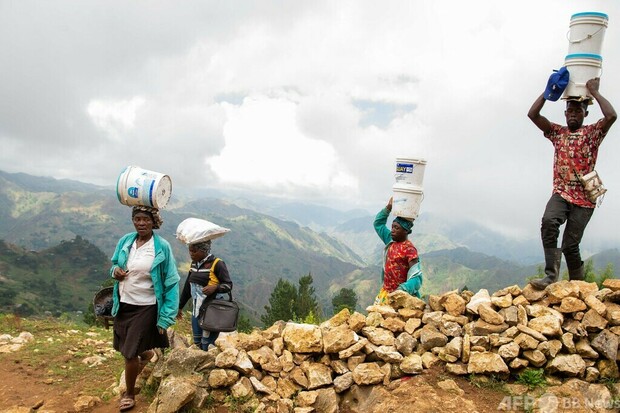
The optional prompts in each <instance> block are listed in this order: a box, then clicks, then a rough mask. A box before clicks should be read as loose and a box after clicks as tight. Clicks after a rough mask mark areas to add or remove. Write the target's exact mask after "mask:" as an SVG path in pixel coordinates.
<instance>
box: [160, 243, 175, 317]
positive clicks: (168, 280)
mask: <svg viewBox="0 0 620 413" xmlns="http://www.w3.org/2000/svg"><path fill="white" fill-rule="evenodd" d="M163 241H164V242H162V244H163V245H164V251H165V254H166V259H165V260H164V262H163V263H162V265H163V266H164V268H163V271H164V274H163V275H164V277H163V286H162V287H163V299H164V301H163V305H162V310H161V311H160V312H159V319H158V320H157V326H158V327H161V328H163V329H167V328H168V327H170V326H171V325H173V324H174V323H175V322H176V316H177V313H178V311H179V310H178V309H179V280H180V277H179V273H178V271H177V263H176V261H175V260H174V256H173V255H172V249H171V248H170V244H168V242H166V241H165V240H163Z"/></svg>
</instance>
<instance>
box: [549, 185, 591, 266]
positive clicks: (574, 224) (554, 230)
mask: <svg viewBox="0 0 620 413" xmlns="http://www.w3.org/2000/svg"><path fill="white" fill-rule="evenodd" d="M593 213H594V208H583V207H580V206H577V205H574V204H571V203H570V202H568V201H567V200H565V199H564V198H562V197H561V196H560V195H558V194H553V195H552V196H551V198H550V199H549V202H547V207H546V208H545V213H544V215H543V218H542V224H541V226H540V235H541V238H542V243H543V248H545V249H547V248H557V246H558V236H559V235H560V226H561V225H562V224H564V223H565V222H566V227H565V228H564V235H563V236H562V253H563V254H564V258H565V259H566V265H567V266H568V268H569V269H571V270H573V269H577V268H579V267H581V264H582V262H581V254H580V252H579V243H580V242H581V238H582V237H583V232H584V231H585V229H586V226H587V225H588V222H590V218H592V214H593Z"/></svg>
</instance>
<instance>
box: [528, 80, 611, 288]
mask: <svg viewBox="0 0 620 413" xmlns="http://www.w3.org/2000/svg"><path fill="white" fill-rule="evenodd" d="M586 87H587V89H588V92H589V93H590V95H591V96H592V97H594V99H596V101H597V102H598V105H599V107H600V108H601V112H602V113H603V118H602V119H599V121H598V122H596V123H594V124H592V125H586V126H583V120H584V118H585V117H586V116H588V110H587V109H588V103H589V100H585V99H576V100H573V99H571V98H569V99H568V100H567V102H566V111H565V112H564V115H565V116H566V124H567V126H561V125H558V124H556V123H552V122H550V121H549V120H548V119H547V118H545V117H544V116H542V115H541V114H540V111H541V110H542V108H543V106H544V104H545V93H543V94H541V95H540V96H539V97H538V98H536V100H535V101H534V103H533V104H532V107H531V108H530V110H529V112H528V114H527V116H528V117H529V118H530V119H531V120H532V122H534V124H535V125H536V126H537V127H538V128H539V129H540V130H541V131H543V133H544V136H545V138H547V139H549V140H550V141H551V143H552V144H553V146H554V148H555V151H554V156H553V194H552V195H551V198H550V199H549V201H548V202H547V207H546V208H545V212H544V215H543V218H542V225H541V228H540V232H541V238H542V243H543V248H544V252H545V275H546V276H545V277H544V278H539V279H535V280H532V281H531V282H530V284H531V285H532V287H534V288H536V289H540V290H542V289H544V288H545V287H547V286H548V285H549V284H551V283H554V282H556V281H557V280H558V275H559V272H560V262H561V259H562V253H564V258H565V259H566V265H567V267H568V275H569V278H570V279H571V280H583V279H584V268H583V261H582V260H581V254H580V252H579V243H580V242H581V238H582V236H583V233H584V231H585V228H586V226H587V225H588V222H589V221H590V218H591V217H592V214H593V213H594V208H595V207H596V205H595V204H594V203H593V202H592V201H590V200H589V199H588V197H587V195H586V192H585V190H584V187H583V185H582V184H581V182H580V180H579V177H580V176H583V175H586V174H587V173H589V172H591V171H593V170H594V166H595V165H596V157H597V155H598V148H599V146H600V144H601V142H602V141H603V138H604V137H605V135H606V134H607V131H609V128H610V127H611V125H613V123H614V122H615V121H616V118H617V115H616V111H615V110H614V108H613V107H612V106H611V103H609V101H607V99H605V98H604V97H603V96H602V95H601V94H600V93H599V90H598V89H599V78H595V79H590V80H588V82H587V83H586ZM564 223H566V227H565V228H564V235H563V237H562V246H561V248H558V247H557V242H558V237H559V234H560V226H561V225H563V224H564Z"/></svg>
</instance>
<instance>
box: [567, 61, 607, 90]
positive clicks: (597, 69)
mask: <svg viewBox="0 0 620 413" xmlns="http://www.w3.org/2000/svg"><path fill="white" fill-rule="evenodd" d="M564 66H566V69H567V70H568V73H569V74H570V76H569V80H568V85H567V86H566V89H565V90H564V95H563V96H564V98H568V97H571V96H581V97H588V98H590V99H591V98H592V96H591V95H590V92H588V88H587V87H586V82H587V81H588V80H590V79H594V78H595V77H600V76H601V73H602V70H603V58H602V57H601V55H597V54H590V53H578V54H569V55H568V56H566V59H565V60H564Z"/></svg>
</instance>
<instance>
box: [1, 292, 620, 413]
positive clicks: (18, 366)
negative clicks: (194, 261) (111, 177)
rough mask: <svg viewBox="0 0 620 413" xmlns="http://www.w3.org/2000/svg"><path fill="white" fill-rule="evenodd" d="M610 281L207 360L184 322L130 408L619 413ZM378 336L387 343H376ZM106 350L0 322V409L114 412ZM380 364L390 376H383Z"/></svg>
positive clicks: (80, 335) (342, 319)
mask: <svg viewBox="0 0 620 413" xmlns="http://www.w3.org/2000/svg"><path fill="white" fill-rule="evenodd" d="M608 284H609V285H607V288H605V289H602V290H600V291H599V289H598V287H596V285H589V284H587V283H581V284H580V283H576V284H575V283H568V282H565V283H564V282H563V283H557V285H555V284H554V285H553V288H548V290H546V291H544V292H536V291H530V290H528V289H527V288H526V289H524V290H523V291H522V290H521V289H520V288H518V287H516V286H514V287H510V288H507V289H505V291H504V290H502V291H499V292H496V293H494V294H493V295H492V296H489V294H488V292H486V291H485V290H481V291H479V292H478V293H476V294H473V293H468V294H465V293H462V294H461V293H456V292H450V293H446V294H444V295H443V296H437V297H431V298H429V304H428V306H429V307H430V308H422V307H426V304H424V303H421V302H420V303H417V302H412V303H409V301H411V297H410V296H407V297H405V299H406V298H408V299H409V300H404V301H403V303H401V304H398V305H396V306H395V307H393V308H386V307H376V308H374V307H369V308H367V312H368V315H362V314H359V313H355V314H352V315H349V314H348V313H346V314H345V313H339V315H336V316H334V318H332V319H330V320H328V321H326V322H325V323H323V324H322V326H321V327H319V326H312V325H300V324H295V323H289V324H287V323H279V324H278V323H276V324H274V326H272V327H270V328H269V329H266V330H265V331H255V332H253V333H252V334H238V335H237V334H236V333H233V334H231V335H229V336H228V337H226V335H223V337H222V338H221V343H220V340H218V348H217V349H212V350H210V351H209V352H202V351H200V350H197V349H195V348H194V347H193V346H191V347H188V345H187V340H186V339H185V338H186V337H188V336H189V330H190V328H189V326H188V325H185V324H181V325H179V326H175V330H174V331H171V332H169V333H170V334H171V343H172V344H173V349H171V350H170V351H168V352H167V353H166V355H165V356H163V357H161V358H160V360H159V362H158V363H157V364H155V365H152V366H149V367H147V369H145V372H144V377H143V380H141V383H142V391H141V393H140V395H138V397H137V406H136V408H135V409H134V410H133V411H134V412H149V413H150V412H153V413H155V412H156V411H157V412H164V411H165V412H174V411H178V409H179V407H171V406H189V405H190V404H188V402H189V401H190V400H191V401H192V403H195V402H196V401H197V400H199V402H198V403H196V404H195V406H200V408H198V407H192V408H188V407H184V409H185V410H183V411H185V412H187V413H194V412H198V411H205V412H214V413H233V412H240V413H241V412H242V413H249V412H253V411H255V407H257V406H259V411H260V412H261V413H292V412H294V413H311V412H320V413H324V412H336V411H340V412H344V413H374V412H377V413H399V412H464V413H468V412H471V413H473V412H480V413H483V412H494V411H522V412H601V413H602V412H612V411H614V412H615V411H620V397H619V396H618V395H620V384H619V383H618V380H619V377H620V374H619V373H618V364H617V357H618V346H619V345H618V340H619V339H618V333H620V304H618V302H620V281H618V280H614V281H613V282H612V283H608ZM616 284H617V285H616ZM393 298H395V299H396V298H397V297H393ZM400 298H402V297H400ZM414 301H415V300H414ZM418 301H419V300H418ZM405 304H407V305H405ZM409 304H411V305H409ZM418 304H420V308H419V309H418V308H417V307H416V306H417V305H418ZM396 309H398V311H396ZM543 309H544V310H545V311H542V310H543ZM422 310H424V311H422ZM513 310H514V311H513ZM418 312H419V314H417V313H418ZM597 315H598V316H597ZM401 317H404V319H405V320H406V321H404V320H401V319H400V318H401ZM459 322H460V323H459ZM353 331H356V332H358V333H359V334H360V336H359V337H358V339H357V340H354V344H351V342H350V341H351V340H348V341H347V338H349V339H350V338H351V337H355V334H353ZM463 331H465V332H464V334H462V333H463ZM379 333H381V334H382V335H381V336H379V335H378V334H379ZM314 335H317V337H319V336H320V338H321V340H318V341H317V340H315V339H313V337H314ZM384 336H385V337H384ZM388 336H389V337H388ZM396 336H398V337H396ZM395 337H396V338H395ZM448 337H449V338H448ZM314 338H316V337H314ZM388 338H390V339H391V341H390V342H392V341H393V342H394V344H393V345H383V344H381V343H380V341H381V342H383V341H384V340H387V339H388ZM111 341H112V334H111V330H106V329H104V328H102V327H90V328H88V327H84V326H78V325H75V324H71V323H67V322H63V321H61V320H58V319H51V318H50V319H44V320H42V319H39V320H25V319H24V320H22V319H19V318H17V317H14V316H9V315H6V316H5V315H0V378H1V380H0V413H3V412H11V413H13V412H14V413H17V412H20V413H21V412H24V413H25V412H35V411H36V412H42V413H52V412H55V413H60V412H112V411H114V412H116V411H118V394H119V391H120V388H119V383H122V378H121V377H122V371H123V360H122V358H121V357H120V356H119V355H118V354H117V353H116V352H115V351H113V350H112V344H111ZM316 343H319V345H318V347H317V349H314V350H313V349H312V348H311V347H312V346H314V345H315V344H316ZM356 346H362V347H363V349H364V351H367V352H366V354H368V355H369V360H374V361H370V362H368V360H367V362H366V363H364V360H363V358H365V356H364V354H363V352H362V351H361V348H360V349H357V350H355V351H354V350H353V349H356V348H357V347H356ZM331 347H334V348H331ZM335 347H338V348H335ZM340 347H342V348H340ZM513 347H514V348H513ZM295 349H297V350H298V351H296V350H295ZM322 349H324V350H325V352H326V354H324V355H321V354H320V353H321V351H322ZM416 349H417V350H416ZM289 350H290V351H289ZM413 350H416V351H417V352H416V353H413ZM456 350H458V351H456ZM512 350H514V351H512ZM317 351H318V353H317ZM368 351H370V353H368ZM291 352H292V353H291ZM296 352H297V353H298V354H296V355H295V353H296ZM348 352H351V354H348ZM398 352H400V353H402V354H396V353H398ZM312 353H316V354H315V355H314V356H312V355H309V354H312ZM327 353H329V354H332V356H331V358H330V356H329V355H328V354H327ZM336 353H337V354H338V356H339V357H338V358H334V356H333V355H334V354H336ZM538 353H540V354H538ZM279 354H282V355H280V356H279ZM346 354H348V355H346ZM371 356H372V359H371V358H370V357H371ZM538 357H540V359H541V360H542V361H539V360H538ZM250 359H251V361H250ZM347 359H348V360H347ZM357 359H359V360H357ZM386 360H388V361H390V363H391V364H389V363H388V362H386ZM392 360H395V361H392ZM464 360H466V361H464ZM382 361H383V362H385V364H383V363H382ZM515 361H518V362H519V363H516V362H515ZM560 361H561V363H560ZM507 363H508V365H509V366H510V369H509V368H508V366H507ZM528 364H529V366H528ZM327 365H329V366H330V367H329V368H328V367H327ZM390 365H398V366H399V369H397V370H390V369H388V370H387V373H386V372H385V371H384V370H385V368H387V367H390ZM347 366H348V367H349V369H346V368H345V367H347ZM276 367H277V368H278V369H276V370H274V369H275V368H276ZM361 367H363V368H361ZM371 367H374V370H373V368H371ZM261 369H262V372H261V371H260V370H261ZM330 369H333V371H332V370H330ZM299 371H303V372H304V374H302V376H299V375H298V374H297V373H299ZM326 371H327V372H326ZM188 372H189V373H188ZM265 372H280V373H279V374H274V373H265ZM285 372H287V373H288V372H290V375H289V376H287V375H286V374H285ZM151 373H152V374H151ZM240 373H241V374H242V376H241V377H240ZM526 373H527V374H526ZM537 373H540V375H537ZM549 373H551V374H549ZM554 373H558V374H554ZM257 377H258V379H257ZM334 377H336V378H334ZM147 378H148V381H147ZM345 378H346V379H350V380H344V379H345ZM162 379H164V380H162ZM332 379H333V383H332ZM515 379H517V380H515ZM159 381H161V385H159V387H158V386H157V384H155V385H149V383H151V384H152V383H159ZM276 381H277V383H276ZM305 381H308V383H306V384H305V385H304V384H302V382H305ZM207 382H208V386H205V385H204V383H207ZM199 383H200V385H199ZM317 383H319V384H317ZM280 386H282V387H280ZM153 387H154V388H153ZM276 387H277V388H276ZM328 387H329V388H328ZM300 389H301V391H300ZM304 389H306V390H304ZM312 389H314V390H312ZM198 390H200V391H198ZM205 392H206V393H205ZM183 393H187V395H186V396H183V395H182V394H183ZM203 393H204V394H203ZM336 394H338V395H339V396H338V397H336ZM245 395H251V396H256V397H251V398H249V399H248V398H246V397H245ZM324 395H327V396H326V397H324ZM202 396H205V398H204V399H203V398H202ZM237 396H239V397H237ZM336 398H338V399H339V400H338V401H335V400H336ZM182 399H183V400H182ZM325 400H327V401H328V403H325V404H324V401H325ZM261 405H262V407H261ZM266 406H268V407H266ZM294 406H295V407H294ZM326 406H327V407H326ZM293 407H294V408H293ZM338 409H339V410H338Z"/></svg>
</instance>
